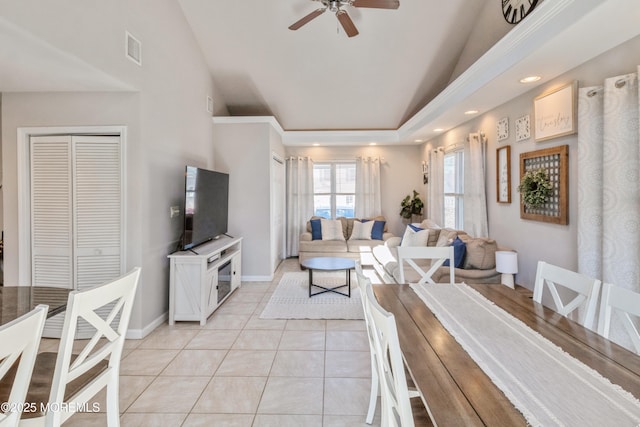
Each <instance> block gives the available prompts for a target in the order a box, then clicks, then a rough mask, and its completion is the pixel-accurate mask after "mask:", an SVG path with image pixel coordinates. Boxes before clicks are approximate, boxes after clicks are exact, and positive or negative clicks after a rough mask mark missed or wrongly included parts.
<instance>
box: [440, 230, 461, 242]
mask: <svg viewBox="0 0 640 427" xmlns="http://www.w3.org/2000/svg"><path fill="white" fill-rule="evenodd" d="M456 237H458V232H457V231H455V230H450V229H448V228H443V229H442V230H440V235H439V236H438V241H437V243H436V246H449V245H450V244H451V242H453V241H454V240H455V239H456Z"/></svg>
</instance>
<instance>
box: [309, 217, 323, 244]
mask: <svg viewBox="0 0 640 427" xmlns="http://www.w3.org/2000/svg"><path fill="white" fill-rule="evenodd" d="M309 223H310V225H311V239H312V240H322V224H321V222H320V219H312V220H310V221H309Z"/></svg>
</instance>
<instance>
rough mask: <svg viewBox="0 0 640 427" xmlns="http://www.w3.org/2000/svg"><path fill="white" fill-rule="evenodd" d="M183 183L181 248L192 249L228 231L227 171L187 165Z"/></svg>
mask: <svg viewBox="0 0 640 427" xmlns="http://www.w3.org/2000/svg"><path fill="white" fill-rule="evenodd" d="M184 176H185V180H184V181H185V185H184V189H185V191H184V211H183V212H184V234H183V237H182V249H183V250H187V249H191V248H193V247H194V246H197V245H200V244H202V243H204V242H206V241H208V240H212V239H216V238H218V237H219V236H220V235H222V234H225V233H226V232H227V225H228V212H229V175H228V174H226V173H222V172H215V171H211V170H206V169H200V168H197V167H194V166H187V167H186V170H185V175H184Z"/></svg>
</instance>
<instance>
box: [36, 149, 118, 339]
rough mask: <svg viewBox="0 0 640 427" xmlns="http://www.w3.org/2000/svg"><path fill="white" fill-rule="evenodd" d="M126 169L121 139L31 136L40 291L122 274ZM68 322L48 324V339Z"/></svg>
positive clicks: (58, 320) (88, 284)
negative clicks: (43, 287) (124, 168)
mask: <svg viewBox="0 0 640 427" xmlns="http://www.w3.org/2000/svg"><path fill="white" fill-rule="evenodd" d="M122 164H123V162H122V149H121V142H120V138H119V137H111V136H54V137H33V138H31V206H32V209H31V216H32V284H33V285H34V286H54V287H66V288H72V289H87V288H91V287H93V286H96V285H99V284H101V283H104V282H106V281H108V280H110V279H113V278H116V277H118V276H120V275H121V274H122V273H123V260H122V254H123V250H122V248H123V244H124V242H123V182H122V169H123V168H122ZM63 320H64V316H63V315H59V316H55V317H53V318H51V319H49V320H48V321H47V324H46V326H45V334H46V336H58V335H59V331H60V330H61V328H62V323H63ZM88 328H90V327H89V326H88V325H87V324H81V325H79V328H78V329H79V330H78V333H79V336H84V335H87V334H89V333H90V332H91V330H90V329H88ZM85 329H86V330H85Z"/></svg>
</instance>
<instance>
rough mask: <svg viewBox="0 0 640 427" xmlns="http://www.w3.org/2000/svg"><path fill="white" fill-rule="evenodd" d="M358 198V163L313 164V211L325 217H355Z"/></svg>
mask: <svg viewBox="0 0 640 427" xmlns="http://www.w3.org/2000/svg"><path fill="white" fill-rule="evenodd" d="M355 200H356V164H355V162H354V163H342V162H341V163H337V162H334V163H316V164H314V165H313V211H314V215H316V216H321V217H323V218H334V219H335V218H338V217H341V216H343V217H347V218H353V215H354V212H355Z"/></svg>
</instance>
